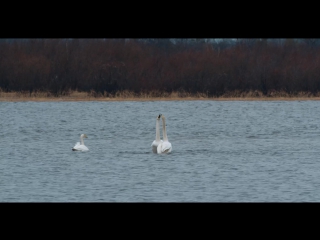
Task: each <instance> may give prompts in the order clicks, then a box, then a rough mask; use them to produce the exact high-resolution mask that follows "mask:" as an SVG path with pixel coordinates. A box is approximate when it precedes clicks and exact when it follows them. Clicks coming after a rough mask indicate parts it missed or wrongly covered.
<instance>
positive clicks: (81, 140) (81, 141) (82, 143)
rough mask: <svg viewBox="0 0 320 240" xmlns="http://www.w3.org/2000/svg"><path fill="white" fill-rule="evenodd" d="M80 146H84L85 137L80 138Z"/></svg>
mask: <svg viewBox="0 0 320 240" xmlns="http://www.w3.org/2000/svg"><path fill="white" fill-rule="evenodd" d="M80 144H81V145H84V142H83V137H80Z"/></svg>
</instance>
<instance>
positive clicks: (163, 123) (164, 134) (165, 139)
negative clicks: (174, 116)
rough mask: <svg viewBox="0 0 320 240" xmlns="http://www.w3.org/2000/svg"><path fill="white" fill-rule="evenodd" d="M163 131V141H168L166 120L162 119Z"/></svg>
mask: <svg viewBox="0 0 320 240" xmlns="http://www.w3.org/2000/svg"><path fill="white" fill-rule="evenodd" d="M162 131H163V141H168V137H167V130H166V119H165V118H162Z"/></svg>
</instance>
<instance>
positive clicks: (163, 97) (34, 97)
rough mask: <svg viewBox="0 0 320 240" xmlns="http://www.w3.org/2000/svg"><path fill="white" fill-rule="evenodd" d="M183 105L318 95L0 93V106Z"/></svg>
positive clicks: (286, 98) (289, 99)
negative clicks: (47, 103)
mask: <svg viewBox="0 0 320 240" xmlns="http://www.w3.org/2000/svg"><path fill="white" fill-rule="evenodd" d="M179 100H182V101H185V100H211V101H212V100H215V101H279V100H285V101H295V100H301V101H303V100H320V93H317V94H312V93H308V92H298V93H292V94H288V93H286V92H269V93H268V94H263V93H262V92H259V91H249V92H240V91H234V92H228V93H225V94H223V95H222V96H219V97H208V96H207V95H206V94H205V93H196V94H190V93H186V92H172V93H160V92H156V91H155V92H151V93H140V94H137V93H134V92H129V91H122V92H117V93H115V94H109V93H106V92H105V93H96V92H78V91H69V92H67V93H64V94H61V95H59V96H54V95H53V94H51V93H49V92H32V93H29V92H3V91H0V101H2V102H10V101H12V102H23V101H179Z"/></svg>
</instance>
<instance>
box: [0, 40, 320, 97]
mask: <svg viewBox="0 0 320 240" xmlns="http://www.w3.org/2000/svg"><path fill="white" fill-rule="evenodd" d="M319 62H320V46H319V44H318V42H317V41H316V40H314V39H306V40H300V41H294V40H292V39H287V40H285V41H283V42H282V43H281V44H280V43H278V42H277V41H273V42H268V41H266V40H263V39H262V40H261V39H249V40H246V39H243V40H239V41H237V42H236V43H235V44H231V45H227V44H225V43H223V42H221V43H208V42H205V41H196V42H192V43H189V44H186V42H185V41H176V43H173V42H171V41H170V40H168V39H156V40H153V41H151V40H150V41H149V40H139V39H13V40H7V39H2V40H0V88H1V93H0V99H1V100H2V101H3V99H10V98H15V99H23V98H25V99H42V98H46V99H48V98H49V99H66V100H68V99H99V100H106V99H151V98H154V99H164V98H168V99H180V98H182V99H190V98H194V99H224V98H240V99H244V98H245V99H252V98H266V99H271V98H272V99H275V98H293V97H298V98H313V99H316V98H318V97H319V92H320V68H319V66H318V64H319ZM9 96H14V97H9Z"/></svg>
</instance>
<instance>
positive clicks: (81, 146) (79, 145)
mask: <svg viewBox="0 0 320 240" xmlns="http://www.w3.org/2000/svg"><path fill="white" fill-rule="evenodd" d="M84 138H88V137H87V135H86V134H81V135H80V142H77V143H76V145H74V147H73V148H72V151H88V150H89V149H88V148H87V147H86V146H85V145H84V142H83V139H84Z"/></svg>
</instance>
